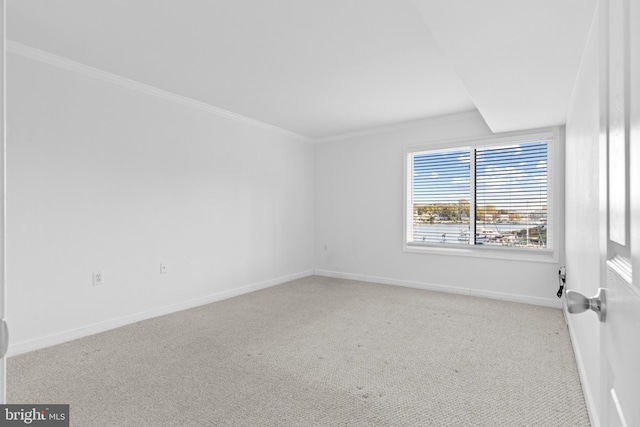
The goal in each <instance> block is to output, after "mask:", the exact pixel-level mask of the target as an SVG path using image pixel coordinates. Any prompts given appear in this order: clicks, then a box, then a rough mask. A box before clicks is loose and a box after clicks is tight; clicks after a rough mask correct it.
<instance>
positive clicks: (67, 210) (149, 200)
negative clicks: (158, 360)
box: [7, 54, 314, 354]
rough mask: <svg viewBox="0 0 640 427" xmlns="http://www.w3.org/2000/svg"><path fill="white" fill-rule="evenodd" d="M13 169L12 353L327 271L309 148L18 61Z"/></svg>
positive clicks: (13, 78) (12, 76)
mask: <svg viewBox="0 0 640 427" xmlns="http://www.w3.org/2000/svg"><path fill="white" fill-rule="evenodd" d="M7 157H8V180H7V182H8V190H7V195H8V231H7V237H8V249H7V256H8V280H7V282H8V295H7V299H8V301H9V302H10V304H9V305H8V311H7V318H8V322H9V324H10V327H11V347H10V350H9V352H10V354H16V353H18V352H22V351H27V350H31V349H33V348H38V347H42V346H45V345H49V344H53V343H56V342H60V341H63V340H66V339H71V338H75V337H78V336H82V335H84V334H87V333H91V332H96V331H99V330H103V329H107V328H110V327H114V326H118V325H121V324H124V323H128V322H131V321H134V320H137V319H141V318H145V317H149V316H153V315H158V314H161V313H165V312H169V311H173V310H176V309H179V308H185V307H188V306H192V305H196V304H201V303H205V302H208V301H213V300H216V299H219V298H222V297H226V296H231V295H235V294H238V293H242V292H245V291H249V290H253V289H257V288H260V287H264V286H268V285H273V284H275V283H279V282H282V281H285V280H288V279H291V278H295V277H299V276H302V275H308V274H311V272H312V269H313V256H312V245H311V242H312V239H313V215H314V212H313V195H312V194H313V179H314V177H313V167H314V164H313V146H312V145H310V144H309V143H307V142H301V141H298V140H295V138H292V137H289V136H286V135H284V134H281V133H278V132H272V131H269V130H265V129H264V128H260V127H259V126H252V125H250V124H247V123H243V122H241V121H236V120H230V119H228V118H224V117H220V116H216V115H215V114H211V113H210V112H206V111H202V110H199V109H196V108H192V107H190V106H186V105H181V104H179V103H175V102H171V101H170V100H166V99H161V98H158V97H154V96H150V95H149V94H145V93H141V92H137V91H135V90H132V89H130V88H125V87H122V86H118V85H115V84H112V83H109V82H105V81H102V80H99V79H95V78H92V77H89V76H86V75H83V74H81V73H76V72H72V71H68V70H65V69H62V68H59V67H54V66H52V65H49V64H46V63H42V62H38V61H34V60H32V59H28V58H26V57H23V56H20V55H17V54H10V55H9V57H8V156H7ZM161 262H164V263H166V264H167V267H168V274H166V275H160V274H159V265H160V263H161ZM96 270H103V271H104V274H105V279H106V284H105V285H104V286H101V287H94V286H92V272H93V271H96Z"/></svg>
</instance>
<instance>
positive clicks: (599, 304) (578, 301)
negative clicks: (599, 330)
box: [566, 288, 607, 322]
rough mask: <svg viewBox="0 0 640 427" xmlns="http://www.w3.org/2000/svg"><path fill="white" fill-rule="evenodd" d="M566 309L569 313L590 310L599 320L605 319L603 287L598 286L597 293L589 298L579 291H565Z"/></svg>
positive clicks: (605, 306) (605, 301)
mask: <svg viewBox="0 0 640 427" xmlns="http://www.w3.org/2000/svg"><path fill="white" fill-rule="evenodd" d="M566 297H567V311H568V312H569V313H582V312H583V311H587V310H592V311H595V312H596V314H597V315H598V319H599V320H600V321H601V322H604V321H605V318H606V312H607V300H606V298H605V291H604V289H603V288H598V293H597V294H596V295H595V296H594V297H591V298H587V297H585V296H584V295H582V294H581V293H580V292H576V291H567V293H566Z"/></svg>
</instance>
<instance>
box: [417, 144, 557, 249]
mask: <svg viewBox="0 0 640 427" xmlns="http://www.w3.org/2000/svg"><path fill="white" fill-rule="evenodd" d="M552 143H553V134H552V133H545V134H538V135H529V136H518V137H511V138H510V137H496V138H492V139H491V140H483V141H476V142H475V143H467V144H464V145H463V144H460V146H455V145H454V146H453V147H452V146H451V145H452V144H448V146H446V147H442V148H440V149H411V150H408V151H407V158H406V160H407V172H408V173H407V182H406V188H407V207H406V245H407V248H413V249H420V248H440V249H442V248H461V249H464V248H467V249H468V248H471V247H473V248H480V247H481V248H482V249H477V250H483V251H491V250H494V251H502V252H505V251H508V252H517V251H520V252H529V253H547V254H548V253H550V252H552V250H553V228H552V226H553V221H552V218H553V215H552V213H553V212H552V203H551V199H552V198H551V197H550V196H551V194H552V191H551V190H552V186H551V184H552V183H551V177H552V175H553V174H552V173H551V168H550V158H551V157H552V156H551V154H552V153H551V152H550V151H551V148H553V146H552Z"/></svg>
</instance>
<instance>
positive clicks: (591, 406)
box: [562, 298, 600, 427]
mask: <svg viewBox="0 0 640 427" xmlns="http://www.w3.org/2000/svg"><path fill="white" fill-rule="evenodd" d="M562 301H563V304H562V306H563V309H562V312H563V313H564V319H565V322H566V323H567V328H568V329H569V340H570V341H571V346H572V347H573V355H574V356H575V359H576V365H577V366H578V376H579V377H580V384H582V394H583V395H584V402H585V404H586V406H587V414H589V421H590V422H591V426H592V427H600V418H599V417H598V405H597V402H596V401H595V399H594V398H593V394H592V393H591V387H590V386H589V377H588V376H587V370H586V368H585V367H584V363H583V359H582V353H581V352H580V347H578V346H577V345H576V340H575V339H574V336H575V331H574V328H573V323H572V322H571V320H569V319H570V316H567V310H566V303H565V301H566V300H565V299H564V298H563V299H562Z"/></svg>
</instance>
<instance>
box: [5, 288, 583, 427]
mask: <svg viewBox="0 0 640 427" xmlns="http://www.w3.org/2000/svg"><path fill="white" fill-rule="evenodd" d="M8 397H9V402H10V403H69V404H70V405H71V421H72V424H71V425H73V426H82V427H90V426H96V427H97V426H105V427H116V426H135V427H146V426H153V427H158V426H194V427H198V426H225V425H228V426H258V425H260V426H263V425H264V426H316V425H317V426H322V425H330V426H458V425H460V426H463V425H468V426H492V427H493V426H509V427H511V426H545V427H549V426H588V425H589V419H588V416H587V412H586V408H585V403H584V399H583V395H582V390H581V386H580V382H579V380H578V373H577V369H576V364H575V359H574V356H573V351H572V348H571V344H570V342H569V337H568V333H567V329H566V326H565V322H564V319H563V315H562V312H561V311H560V310H558V309H552V308H545V307H537V306H531V305H525V304H517V303H511V302H504V301H497V300H490V299H482V298H475V297H467V296H461V295H452V294H445V293H438V292H429V291H423V290H417V289H409V288H402V287H395V286H386V285H378V284H372V283H363V282H354V281H347V280H336V279H329V278H323V277H317V276H314V277H308V278H305V279H300V280H296V281H294V282H290V283H286V284H283V285H280V286H276V287H273V288H270V289H266V290H262V291H258V292H254V293H251V294H247V295H243V296H240V297H236V298H232V299H228V300H225V301H221V302H217V303H214V304H210V305H206V306H202V307H198V308H195V309H191V310H187V311H183V312H180V313H175V314H171V315H167V316H163V317H160V318H156V319H152V320H147V321H143V322H139V323H136V324H133V325H129V326H125V327H122V328H119V329H116V330H112V331H108V332H104V333H101V334H97V335H94V336H90V337H87V338H83V339H80V340H77V341H73V342H69V343H66V344H61V345H58V346H55V347H51V348H47V349H43V350H39V351H35V352H32V353H28V354H24V355H19V356H15V357H12V358H9V360H8Z"/></svg>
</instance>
